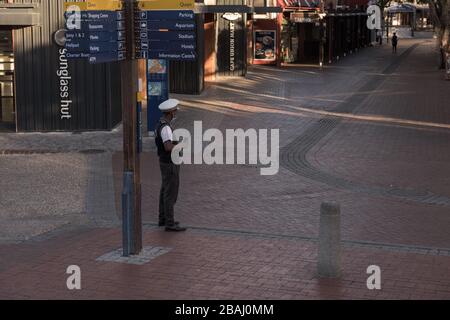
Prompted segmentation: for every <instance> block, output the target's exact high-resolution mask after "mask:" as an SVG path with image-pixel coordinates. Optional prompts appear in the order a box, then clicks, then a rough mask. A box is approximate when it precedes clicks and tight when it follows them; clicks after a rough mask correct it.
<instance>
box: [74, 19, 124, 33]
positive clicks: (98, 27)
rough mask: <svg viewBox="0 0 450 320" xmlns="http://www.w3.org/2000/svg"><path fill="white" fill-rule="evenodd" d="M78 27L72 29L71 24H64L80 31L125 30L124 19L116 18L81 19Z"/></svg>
mask: <svg viewBox="0 0 450 320" xmlns="http://www.w3.org/2000/svg"><path fill="white" fill-rule="evenodd" d="M79 27H80V28H79V29H74V28H73V26H72V25H71V24H66V29H68V30H81V31H111V30H125V22H124V21H116V20H100V21H94V20H81V21H80V25H79Z"/></svg>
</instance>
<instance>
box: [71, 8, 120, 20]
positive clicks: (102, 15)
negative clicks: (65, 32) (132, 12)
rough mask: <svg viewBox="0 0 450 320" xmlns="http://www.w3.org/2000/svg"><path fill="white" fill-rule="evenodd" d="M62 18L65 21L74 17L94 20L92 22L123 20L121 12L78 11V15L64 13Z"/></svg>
mask: <svg viewBox="0 0 450 320" xmlns="http://www.w3.org/2000/svg"><path fill="white" fill-rule="evenodd" d="M64 17H65V18H66V19H67V18H69V17H75V18H78V19H82V20H88V21H89V20H94V21H113V20H123V19H124V18H125V17H124V12H123V11H105V10H102V11H80V12H78V13H73V12H70V11H66V12H65V13H64Z"/></svg>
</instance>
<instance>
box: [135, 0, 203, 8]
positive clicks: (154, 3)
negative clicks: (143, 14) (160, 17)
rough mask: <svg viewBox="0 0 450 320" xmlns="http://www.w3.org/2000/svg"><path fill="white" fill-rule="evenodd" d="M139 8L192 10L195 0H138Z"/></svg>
mask: <svg viewBox="0 0 450 320" xmlns="http://www.w3.org/2000/svg"><path fill="white" fill-rule="evenodd" d="M138 8H139V9H141V10H193V9H194V8H195V0H145V1H138Z"/></svg>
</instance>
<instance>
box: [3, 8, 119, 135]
mask: <svg viewBox="0 0 450 320" xmlns="http://www.w3.org/2000/svg"><path fill="white" fill-rule="evenodd" d="M63 5H64V1H63V0H40V1H32V2H31V1H30V3H24V2H23V1H11V0H8V1H0V128H1V129H2V130H10V131H17V132H29V131H40V132H48V131H87V130H110V129H112V128H114V127H115V126H116V125H117V124H119V123H120V122H121V105H120V100H121V99H120V87H121V86H120V74H119V66H118V64H117V63H111V64H102V65H90V64H89V63H88V62H86V61H77V60H69V59H68V58H67V56H66V49H65V48H64V47H63V44H61V42H59V41H58V39H59V38H58V35H59V34H60V33H59V32H58V31H59V30H63V29H64V15H63Z"/></svg>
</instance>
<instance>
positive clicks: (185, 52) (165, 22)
mask: <svg viewBox="0 0 450 320" xmlns="http://www.w3.org/2000/svg"><path fill="white" fill-rule="evenodd" d="M136 18H137V22H136V27H137V30H138V31H137V33H136V36H137V39H138V40H137V42H136V48H137V51H136V57H137V58H148V59H169V60H188V61H192V60H196V59H197V54H196V50H197V43H196V40H197V37H196V32H195V30H196V23H195V14H194V12H193V11H188V10H181V11H157V10H155V11H140V12H138V13H137V14H136Z"/></svg>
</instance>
